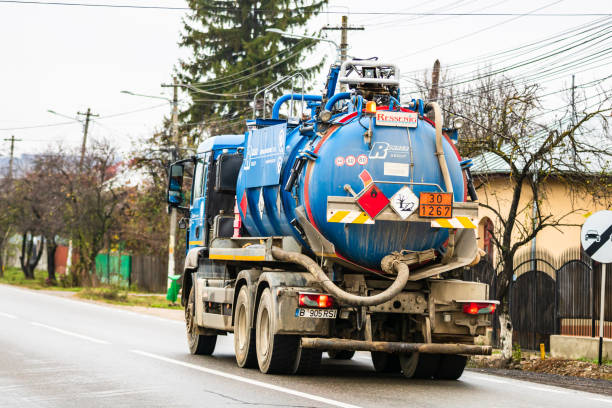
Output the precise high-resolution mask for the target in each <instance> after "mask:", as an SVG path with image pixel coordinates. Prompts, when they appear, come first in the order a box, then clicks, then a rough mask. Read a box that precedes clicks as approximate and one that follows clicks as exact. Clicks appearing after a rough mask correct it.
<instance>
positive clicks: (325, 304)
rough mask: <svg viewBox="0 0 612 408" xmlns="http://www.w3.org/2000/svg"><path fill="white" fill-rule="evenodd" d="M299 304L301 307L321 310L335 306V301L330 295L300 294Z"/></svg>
mask: <svg viewBox="0 0 612 408" xmlns="http://www.w3.org/2000/svg"><path fill="white" fill-rule="evenodd" d="M298 299H299V300H298V304H299V306H301V307H316V308H319V309H326V308H330V307H332V306H333V305H334V299H333V298H331V297H330V296H328V295H322V294H318V293H300V294H299V298H298Z"/></svg>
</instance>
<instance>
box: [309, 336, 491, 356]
mask: <svg viewBox="0 0 612 408" xmlns="http://www.w3.org/2000/svg"><path fill="white" fill-rule="evenodd" d="M302 348H308V349H319V350H355V351H381V352H385V353H414V352H417V353H423V354H469V355H491V351H492V348H491V346H476V345H472V344H454V343H402V342H396V341H366V340H347V339H333V338H331V339H330V338H320V337H302Z"/></svg>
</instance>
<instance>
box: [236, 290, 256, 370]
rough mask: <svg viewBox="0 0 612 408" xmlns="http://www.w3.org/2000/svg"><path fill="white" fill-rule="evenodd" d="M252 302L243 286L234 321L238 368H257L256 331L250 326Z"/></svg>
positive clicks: (237, 301)
mask: <svg viewBox="0 0 612 408" xmlns="http://www.w3.org/2000/svg"><path fill="white" fill-rule="evenodd" d="M252 315H253V314H252V312H251V302H250V301H249V290H248V288H247V286H246V285H245V286H243V287H242V288H241V289H240V292H239V293H238V299H237V300H236V316H235V321H234V352H235V353H236V363H237V364H238V367H242V368H254V367H257V350H256V349H255V330H254V329H252V328H251V325H250V324H249V320H250V317H251V316H252Z"/></svg>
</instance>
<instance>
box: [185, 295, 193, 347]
mask: <svg viewBox="0 0 612 408" xmlns="http://www.w3.org/2000/svg"><path fill="white" fill-rule="evenodd" d="M185 324H186V325H187V336H188V338H189V340H190V341H191V342H193V341H194V340H195V336H196V332H195V317H194V314H193V303H191V302H190V303H189V304H188V305H187V307H186V308H185Z"/></svg>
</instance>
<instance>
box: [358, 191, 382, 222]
mask: <svg viewBox="0 0 612 408" xmlns="http://www.w3.org/2000/svg"><path fill="white" fill-rule="evenodd" d="M357 204H359V206H360V207H361V208H363V211H365V212H366V214H368V215H369V216H370V218H374V217H376V216H377V215H378V214H380V212H381V211H382V210H384V209H385V207H386V206H387V205H388V204H389V199H388V198H387V197H386V196H385V195H384V194H383V192H382V191H381V190H380V188H378V186H377V185H376V184H374V183H371V184H370V185H368V186H367V187H366V189H365V190H364V191H363V192H362V193H361V194H360V195H359V197H357Z"/></svg>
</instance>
